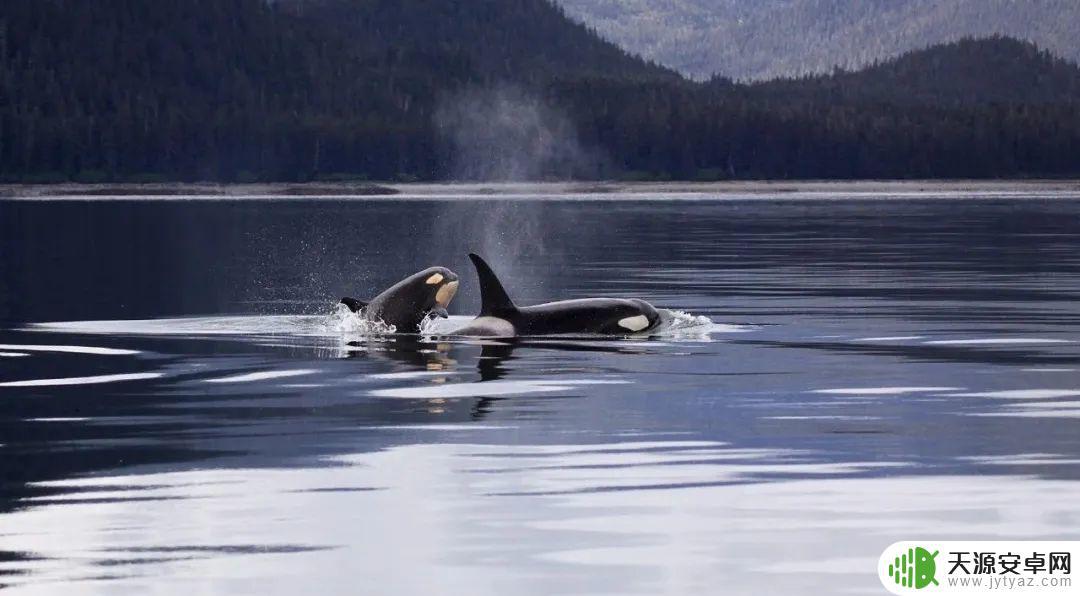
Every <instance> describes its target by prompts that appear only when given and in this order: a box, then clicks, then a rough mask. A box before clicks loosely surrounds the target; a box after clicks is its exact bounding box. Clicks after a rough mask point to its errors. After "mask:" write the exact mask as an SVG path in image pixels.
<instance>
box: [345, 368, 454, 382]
mask: <svg viewBox="0 0 1080 596" xmlns="http://www.w3.org/2000/svg"><path fill="white" fill-rule="evenodd" d="M459 374H461V373H459V372H456V371H448V370H417V371H410V372H396V373H382V374H377V375H367V376H366V377H365V378H367V379H382V380H407V379H423V378H427V377H445V376H446V375H459Z"/></svg>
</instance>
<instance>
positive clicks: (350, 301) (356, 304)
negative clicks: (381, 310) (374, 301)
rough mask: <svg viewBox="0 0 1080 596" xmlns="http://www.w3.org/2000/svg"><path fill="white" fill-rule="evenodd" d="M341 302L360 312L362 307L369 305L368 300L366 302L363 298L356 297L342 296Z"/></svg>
mask: <svg viewBox="0 0 1080 596" xmlns="http://www.w3.org/2000/svg"><path fill="white" fill-rule="evenodd" d="M341 303H342V304H344V305H345V306H348V307H349V310H351V311H353V312H360V309H361V308H364V307H365V306H367V305H368V303H367V302H364V301H363V300H357V299H356V298H342V299H341Z"/></svg>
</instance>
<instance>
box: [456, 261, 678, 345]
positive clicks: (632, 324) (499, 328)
mask: <svg viewBox="0 0 1080 596" xmlns="http://www.w3.org/2000/svg"><path fill="white" fill-rule="evenodd" d="M469 258H470V259H471V260H472V262H473V266H474V267H475V268H476V274H477V276H478V277H479V278H480V302H481V304H482V305H481V307H480V315H479V316H477V317H476V318H475V319H473V321H472V322H471V323H469V324H468V325H466V326H465V327H464V328H462V329H458V330H456V331H453V334H454V335H473V336H495V337H512V336H515V335H549V334H568V333H603V334H609V335H627V334H630V333H640V332H642V331H647V330H649V329H653V328H654V327H656V326H657V325H658V324H659V323H660V313H658V312H657V311H656V308H654V307H653V305H651V304H649V303H648V302H645V301H644V300H636V299H622V298H583V299H579V300H562V301H559V302H548V303H546V304H538V305H536V306H521V307H519V306H517V305H515V304H514V301H513V300H511V299H510V296H509V295H508V294H507V293H506V289H505V288H503V285H502V283H501V282H500V281H499V278H498V277H497V276H496V275H495V272H494V271H492V270H491V267H490V266H489V265H488V264H487V263H486V262H484V260H483V259H481V258H480V257H479V256H477V255H475V254H471V253H470V254H469Z"/></svg>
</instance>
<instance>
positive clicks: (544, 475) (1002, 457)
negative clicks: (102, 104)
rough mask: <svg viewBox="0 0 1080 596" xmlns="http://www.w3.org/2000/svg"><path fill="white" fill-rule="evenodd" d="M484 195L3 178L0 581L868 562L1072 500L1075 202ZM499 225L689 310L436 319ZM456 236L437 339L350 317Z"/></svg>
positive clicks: (1065, 506) (591, 576) (279, 580)
mask: <svg viewBox="0 0 1080 596" xmlns="http://www.w3.org/2000/svg"><path fill="white" fill-rule="evenodd" d="M1059 198H1060V197H1059ZM490 204H491V203H490V201H476V202H470V201H466V202H461V203H451V202H448V201H439V202H437V203H432V204H430V205H428V204H425V203H424V202H422V201H417V200H409V201H401V202H396V201H388V202H363V203H356V204H354V203H349V202H340V203H336V202H317V203H313V204H309V203H304V202H302V201H294V202H288V201H283V202H274V203H272V204H260V203H258V202H254V201H252V202H243V203H230V202H215V203H198V204H194V203H193V204H183V203H176V202H167V203H161V204H157V203H146V202H138V201H124V202H113V201H110V202H107V203H100V204H99V203H94V202H82V201H80V202H73V203H62V202H61V203H56V202H43V203H25V204H22V203H20V204H16V203H11V202H7V203H4V202H0V222H3V223H2V224H0V225H3V226H8V228H7V229H5V231H6V232H8V233H7V234H6V235H4V236H3V238H2V239H0V248H2V249H3V254H5V255H11V258H9V259H6V260H0V276H2V277H0V278H2V279H4V280H5V281H6V282H7V284H6V287H9V288H14V290H13V291H6V292H0V315H2V316H0V318H2V319H3V320H4V321H6V324H5V326H6V327H7V328H8V330H6V331H0V356H2V358H0V457H3V458H4V461H5V462H14V464H13V465H10V466H6V467H5V472H4V477H3V484H2V492H0V586H7V587H10V588H12V589H13V591H15V592H25V593H51V592H54V591H59V590H64V591H68V590H76V591H79V592H100V593H109V594H112V593H117V592H119V591H123V590H130V591H137V592H142V591H146V590H148V589H153V590H154V591H157V592H188V591H191V590H193V589H194V590H200V591H202V590H205V591H212V592H250V591H258V592H260V593H282V594H286V593H289V594H291V593H297V592H308V591H311V590H312V589H319V590H324V591H332V592H353V591H355V590H356V589H357V587H358V586H361V585H362V586H368V587H376V586H377V587H378V590H377V591H379V592H380V593H477V594H487V593H491V594H505V593H554V592H557V593H565V592H572V593H582V594H586V593H587V594H625V593H650V594H651V593H702V592H714V591H716V587H717V586H719V585H722V586H724V591H725V592H726V593H748V594H749V593H760V592H761V590H762V586H768V589H769V591H770V592H776V593H815V594H816V593H823V592H829V593H837V592H845V591H846V592H850V593H867V592H869V591H871V590H877V589H878V587H877V585H876V581H877V580H876V578H874V576H873V573H872V572H870V573H867V570H869V569H871V568H872V566H873V565H874V564H875V562H876V561H877V557H878V555H879V554H880V552H881V550H882V548H884V547H885V546H887V545H888V544H891V543H892V542H895V541H897V540H904V539H912V538H913V537H915V536H914V535H912V534H911V532H912V531H913V530H912V528H916V527H918V528H920V529H925V528H929V529H928V531H927V532H922V533H920V534H919V535H918V536H917V538H920V539H921V538H941V539H946V538H953V539H977V538H986V539H989V538H1032V539H1034V538H1046V539H1051V538H1070V537H1075V535H1076V533H1077V531H1078V530H1080V519H1078V518H1077V513H1076V512H1075V511H1073V509H1074V508H1073V507H1071V503H1073V502H1075V501H1076V498H1077V497H1078V496H1080V488H1078V487H1080V484H1077V483H1076V480H1077V479H1078V476H1080V434H1078V433H1077V432H1076V430H1077V426H1076V424H1077V423H1078V420H1077V419H1078V418H1080V374H1078V371H1080V343H1078V342H1080V334H1077V332H1076V329H1077V324H1078V323H1080V306H1077V305H1078V304H1080V302H1078V300H1077V298H1078V297H1080V256H1078V255H1080V217H1078V216H1080V202H1077V201H1075V200H1069V199H1062V200H1055V201H1030V200H1006V199H1000V198H999V199H993V200H976V199H964V200H957V199H953V200H941V201H938V200H921V201H898V200H891V201H881V200H866V201H850V200H849V201H839V200H830V201H821V202H817V201H808V200H803V201H790V200H775V201H764V200H760V199H758V200H754V201H750V202H740V201H720V202H708V201H699V202H693V203H688V202H680V203H674V204H666V203H662V202H648V201H646V202H641V201H619V200H614V199H613V198H612V197H610V196H609V197H605V200H604V201H602V202H597V203H591V202H575V201H558V202H551V203H543V204H541V203H535V202H529V201H528V200H525V199H518V200H517V201H516V202H515V208H514V209H511V210H500V212H499V213H500V215H499V217H500V218H510V219H511V221H509V222H508V221H501V223H502V224H503V227H504V228H507V229H513V226H512V225H510V224H512V223H513V222H512V218H513V217H514V213H515V212H519V211H520V213H522V214H524V215H527V216H528V217H529V218H532V219H533V221H531V222H530V224H529V225H530V226H531V228H530V229H531V231H532V232H533V233H535V232H537V231H544V232H545V233H544V234H543V235H542V236H543V237H545V238H548V239H549V240H548V244H547V245H545V246H543V247H537V250H535V251H530V250H529V249H528V247H523V246H521V245H518V244H515V242H514V240H513V239H512V237H510V236H509V235H507V234H504V235H500V234H495V235H494V236H490V234H489V233H488V232H485V231H484V230H483V229H481V228H485V229H486V228H488V227H492V226H493V225H494V224H497V223H500V220H496V219H493V218H492V216H491V214H490V209H488V207H489V206H490ZM443 220H446V221H453V222H455V223H456V224H459V225H464V226H465V229H460V230H459V229H457V228H456V227H449V228H446V227H440V226H439V222H440V221H443ZM473 221H475V222H476V223H477V226H479V227H477V228H469V227H468V224H469V222H473ZM371 222H378V225H373V224H371ZM357 228H359V229H360V230H362V231H363V232H365V233H357V232H358V230H357ZM432 230H437V231H438V232H439V234H437V235H433V234H432V233H431V231H432ZM478 236H484V238H483V241H482V242H481V243H482V244H483V245H484V246H489V245H493V246H499V245H500V243H502V244H504V245H505V246H506V253H505V254H501V255H496V256H494V257H492V260H493V261H495V262H497V263H498V264H499V268H500V269H501V270H502V269H504V268H505V269H506V270H507V271H508V274H507V278H508V283H509V284H510V285H511V286H512V287H513V288H514V290H513V293H515V295H516V296H515V297H516V298H518V300H519V301H520V302H524V303H528V302H532V301H536V300H540V299H550V298H570V297H581V296H587V295H605V296H637V297H641V298H644V299H647V300H649V301H651V302H653V303H655V304H657V305H659V306H663V307H666V308H670V309H673V310H677V311H683V312H686V313H692V316H687V317H686V318H683V319H678V320H679V321H681V323H680V324H678V325H674V326H672V327H670V328H669V329H668V330H667V331H665V332H664V333H661V334H659V335H657V336H653V337H638V338H632V339H605V338H598V337H589V338H586V337H576V338H574V337H554V338H518V339H516V340H513V341H506V340H498V341H492V340H475V339H466V338H456V337H450V336H446V335H443V334H442V333H441V332H442V331H446V330H447V329H452V328H453V326H454V325H457V324H460V323H461V322H463V321H465V320H467V316H466V315H467V313H469V312H472V311H475V308H476V292H475V289H474V288H472V287H471V285H472V282H471V277H470V275H471V270H470V269H469V268H468V265H467V264H466V263H465V261H464V255H465V253H466V252H468V251H469V250H471V249H473V247H474V246H475V245H476V243H477V242H478V240H477V238H478ZM208 239H215V240H216V242H208V241H207V240H208ZM133 246H134V247H135V248H136V249H137V250H136V252H137V253H138V255H139V256H138V258H133V257H132V250H133V248H132V247H133ZM541 248H542V250H540V249H541ZM207 263H215V264H217V266H216V267H207V266H206V264H207ZM435 263H438V264H444V265H448V266H450V267H452V268H454V269H455V270H456V271H457V272H458V273H459V274H461V275H462V279H463V283H462V292H461V296H459V299H458V301H457V302H455V304H454V305H453V306H452V310H454V311H455V312H456V313H458V315H457V316H456V317H453V318H452V319H451V320H450V321H439V322H437V323H436V325H437V326H436V327H433V328H428V329H426V330H425V331H426V333H425V335H423V336H398V337H366V336H365V335H364V334H363V333H362V329H357V328H356V327H355V325H350V324H343V323H348V321H342V319H341V318H340V317H341V314H340V313H336V314H334V313H332V308H331V307H330V306H329V305H330V304H331V303H332V301H333V298H334V297H336V296H338V295H342V294H346V293H348V294H353V293H356V292H360V291H362V290H361V289H357V286H358V285H359V286H362V287H366V286H369V285H370V286H372V287H380V286H382V285H386V284H387V283H388V282H392V281H394V280H395V278H396V277H400V276H401V274H404V273H408V272H411V271H413V270H417V269H419V268H422V267H426V266H428V265H431V264H435ZM104 280H108V283H105V281H104ZM73 288H75V289H78V290H79V292H80V293H79V294H78V296H77V298H78V299H77V300H73V299H72V291H73ZM194 313H213V314H212V316H189V315H190V314H194ZM697 317H707V318H708V319H709V320H711V323H710V322H705V321H703V320H701V319H700V318H697ZM42 321H70V322H63V323H48V324H43V323H41V322H42ZM444 325H445V327H444ZM927 524H929V526H928V525H927Z"/></svg>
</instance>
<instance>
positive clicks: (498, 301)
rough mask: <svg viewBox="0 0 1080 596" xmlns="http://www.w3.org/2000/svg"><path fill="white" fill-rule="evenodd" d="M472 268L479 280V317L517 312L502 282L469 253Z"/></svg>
mask: <svg viewBox="0 0 1080 596" xmlns="http://www.w3.org/2000/svg"><path fill="white" fill-rule="evenodd" d="M469 259H471V260H472V264H473V267H476V275H477V277H479V278H480V316H488V315H495V316H499V315H503V314H506V313H507V312H513V311H516V310H517V306H514V301H513V300H511V299H510V295H509V294H507V293H506V289H505V288H503V285H502V282H500V281H499V278H498V277H497V276H496V275H495V272H494V271H492V270H491V267H490V266H489V265H488V264H487V263H485V262H484V259H481V258H480V257H479V256H477V255H475V254H473V253H469Z"/></svg>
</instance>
